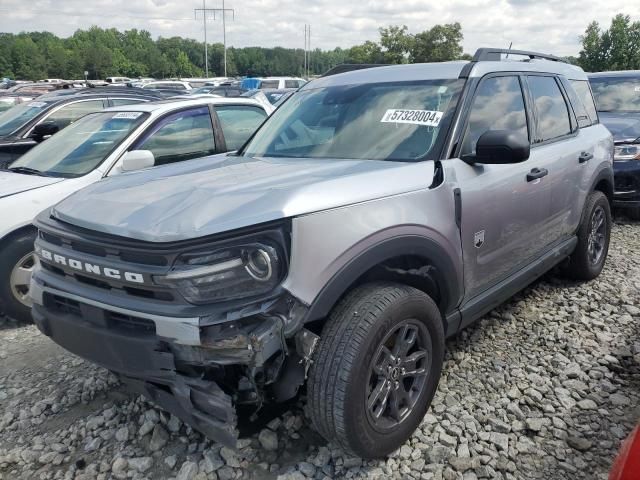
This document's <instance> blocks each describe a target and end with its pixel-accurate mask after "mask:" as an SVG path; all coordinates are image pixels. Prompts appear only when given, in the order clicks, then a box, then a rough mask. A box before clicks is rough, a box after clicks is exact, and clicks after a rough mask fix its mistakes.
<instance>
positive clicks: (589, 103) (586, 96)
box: [569, 80, 598, 127]
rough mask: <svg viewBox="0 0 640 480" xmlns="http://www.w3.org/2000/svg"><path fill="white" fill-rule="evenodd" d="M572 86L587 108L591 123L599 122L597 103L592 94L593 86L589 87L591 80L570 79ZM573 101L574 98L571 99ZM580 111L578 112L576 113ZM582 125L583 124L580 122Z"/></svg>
mask: <svg viewBox="0 0 640 480" xmlns="http://www.w3.org/2000/svg"><path fill="white" fill-rule="evenodd" d="M569 83H571V86H572V87H573V89H574V90H575V91H576V93H577V94H578V98H579V99H580V101H581V102H582V105H583V106H584V108H585V112H586V114H587V115H588V117H589V122H590V123H589V125H593V124H595V123H598V114H597V112H596V104H595V102H594V101H593V95H592V94H591V87H589V82H588V81H587V80H569ZM571 102H572V103H573V99H571ZM577 114H578V112H576V115H577ZM578 123H580V119H578ZM580 126H581V127H582V125H581V124H580Z"/></svg>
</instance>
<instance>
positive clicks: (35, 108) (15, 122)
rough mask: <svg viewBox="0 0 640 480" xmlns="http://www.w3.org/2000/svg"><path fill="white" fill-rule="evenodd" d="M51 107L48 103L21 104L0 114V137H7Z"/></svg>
mask: <svg viewBox="0 0 640 480" xmlns="http://www.w3.org/2000/svg"><path fill="white" fill-rule="evenodd" d="M50 106H51V103H49V102H39V101H35V100H34V101H30V102H27V103H21V104H19V105H16V106H15V107H13V108H10V109H9V110H7V111H5V112H2V113H0V136H4V135H9V134H11V133H13V132H15V131H16V130H18V129H19V128H20V127H22V126H23V125H24V124H26V123H27V122H29V120H31V119H33V118H35V117H36V116H38V115H39V114H40V113H42V112H44V111H45V110H47V109H48V108H49V107H50Z"/></svg>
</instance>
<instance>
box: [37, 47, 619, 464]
mask: <svg viewBox="0 0 640 480" xmlns="http://www.w3.org/2000/svg"><path fill="white" fill-rule="evenodd" d="M506 56H508V58H504V57H506ZM517 58H522V59H523V60H522V61H517V60H516V59H517ZM578 85H579V86H580V87H581V88H574V87H576V86H578ZM578 92H581V94H580V93H578ZM593 111H594V108H593V99H592V96H591V90H590V89H589V84H588V82H587V77H586V76H585V74H584V73H583V72H582V70H580V69H579V68H577V67H574V66H572V65H568V64H566V63H563V62H562V61H559V59H557V58H555V57H551V56H546V55H541V54H536V53H532V52H521V51H509V52H506V51H503V50H495V49H481V50H479V51H478V52H477V53H476V55H475V57H474V59H473V60H472V61H471V62H449V63H438V64H423V65H401V66H389V67H377V68H370V69H366V70H358V71H352V72H347V73H343V74H339V75H332V76H326V77H323V78H320V79H317V80H314V81H312V82H311V83H309V84H308V85H305V86H304V87H303V88H302V89H301V90H300V91H298V92H296V93H295V94H294V95H293V96H292V97H291V98H290V99H289V100H288V101H286V102H285V103H284V104H283V105H282V106H281V107H280V108H279V109H278V110H277V111H276V112H275V113H274V114H273V116H272V117H271V118H270V119H268V120H267V121H266V122H265V123H264V124H263V126H262V127H261V128H260V129H259V130H258V131H257V133H256V134H255V135H254V136H253V138H251V139H250V140H249V141H248V142H247V144H246V145H244V147H243V148H241V149H240V150H239V151H238V152H237V153H235V154H232V155H227V156H226V157H225V158H224V159H222V160H221V161H219V162H215V163H214V164H212V162H211V160H210V159H202V160H191V161H189V162H184V163H180V164H176V165H172V166H167V167H163V168H158V169H151V170H148V171H146V172H142V173H135V174H127V175H121V176H119V177H117V178H116V177H114V178H112V179H108V180H106V181H102V182H98V183H96V184H94V185H92V186H89V187H87V188H85V189H83V190H81V191H80V192H78V193H75V194H74V195H72V196H71V197H69V198H68V199H66V200H64V201H62V202H61V203H59V204H58V205H57V206H55V207H54V208H53V209H51V210H48V211H46V212H43V213H42V214H41V215H40V216H39V217H38V218H37V221H36V225H37V227H38V229H39V235H38V238H37V240H36V252H37V254H38V256H39V259H40V266H39V267H38V268H37V270H36V272H35V275H34V277H33V280H32V284H31V295H32V297H33V302H34V308H33V317H34V319H35V322H36V323H37V325H38V327H39V328H40V330H41V331H42V332H43V333H44V334H46V335H48V336H50V337H51V338H52V339H53V340H54V341H55V342H57V343H59V344H60V345H62V346H63V347H65V348H67V349H68V350H70V351H71V352H74V353H76V354H78V355H80V356H82V357H84V358H86V359H89V360H91V361H93V362H96V363H98V364H100V365H103V366H104V367H106V368H108V369H110V370H112V371H114V372H116V373H118V374H119V375H120V377H121V378H122V380H123V381H124V382H126V383H128V384H129V385H130V386H131V387H132V388H133V389H135V390H136V391H138V392H141V393H143V394H145V395H146V396H147V397H148V398H150V399H151V400H153V401H154V402H156V403H157V404H158V405H160V406H161V407H162V408H164V409H166V410H168V411H170V412H172V413H174V414H175V415H177V416H178V417H180V418H181V419H183V420H184V421H186V422H187V423H188V424H190V425H192V426H193V427H195V428H196V429H198V430H200V431H201V432H203V433H204V434H206V435H208V436H209V437H210V438H212V439H215V440H217V441H220V442H222V443H225V444H227V445H233V444H234V443H235V440H236V437H237V428H236V419H237V417H238V415H240V416H242V417H244V418H250V417H252V416H253V414H254V413H256V412H257V411H258V410H259V409H260V408H261V407H262V406H264V405H265V404H268V403H271V402H284V401H286V400H289V399H291V398H293V397H295V396H296V395H298V394H300V393H303V394H306V402H307V410H308V415H309V416H310V418H311V420H312V421H313V424H314V426H315V428H316V429H317V430H318V432H320V433H321V434H322V435H323V436H324V437H325V438H326V439H328V440H332V441H336V442H338V443H339V444H340V445H342V446H343V447H344V448H346V449H347V450H349V451H351V452H353V453H355V454H357V455H360V456H362V457H383V456H385V455H387V454H389V453H390V452H392V451H394V450H395V449H396V448H398V447H399V446H400V445H401V444H402V443H403V442H405V441H406V440H407V438H408V437H409V436H410V435H411V433H412V432H413V431H414V429H415V428H416V427H417V426H418V425H419V423H420V422H421V419H422V417H423V416H424V414H425V412H426V411H427V409H428V408H429V404H430V402H431V400H432V398H433V395H434V392H435V390H436V388H437V385H438V381H439V378H440V373H441V369H442V365H443V357H444V348H445V338H446V337H447V336H450V335H455V334H456V333H457V332H459V331H460V329H462V328H464V327H465V326H467V325H469V324H470V323H471V322H473V321H474V320H476V319H477V318H478V317H480V316H481V315H483V314H484V313H486V312H488V311H489V310H491V309H492V308H494V307H495V306H497V305H498V304H500V303H501V302H503V301H504V300H506V299H507V298H509V297H510V296H511V295H513V294H514V293H515V292H517V291H518V290H520V289H522V288H523V287H525V286H526V285H527V284H529V283H530V282H532V281H533V280H534V279H536V278H537V277H539V276H540V275H542V274H543V273H545V272H546V271H548V270H549V269H551V268H552V267H554V266H556V265H560V266H561V268H562V269H563V271H564V272H565V273H566V274H567V275H570V276H571V277H573V278H576V279H581V280H589V279H593V278H595V277H596V276H598V274H599V273H600V271H601V270H602V268H603V266H604V263H605V259H606V256H607V250H608V245H609V238H610V229H611V214H610V209H609V200H610V199H611V196H612V189H613V174H612V154H613V141H612V138H611V134H610V133H609V132H608V131H607V129H606V128H605V127H603V126H602V125H601V124H600V123H599V122H598V118H597V116H596V115H595V114H593V115H590V114H589V113H588V112H593ZM254 418H255V417H254Z"/></svg>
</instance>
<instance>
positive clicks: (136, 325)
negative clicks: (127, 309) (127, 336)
mask: <svg viewBox="0 0 640 480" xmlns="http://www.w3.org/2000/svg"><path fill="white" fill-rule="evenodd" d="M105 315H106V318H107V323H108V325H109V328H111V329H113V330H119V331H122V332H127V333H142V334H149V335H150V334H155V333H156V326H155V324H154V323H153V322H152V321H151V320H147V319H146V318H139V317H133V316H131V315H125V314H123V313H117V312H110V311H105Z"/></svg>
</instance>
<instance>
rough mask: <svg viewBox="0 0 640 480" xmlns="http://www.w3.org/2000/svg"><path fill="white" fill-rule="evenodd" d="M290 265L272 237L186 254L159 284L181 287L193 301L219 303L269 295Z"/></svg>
mask: <svg viewBox="0 0 640 480" xmlns="http://www.w3.org/2000/svg"><path fill="white" fill-rule="evenodd" d="M285 268H286V265H285V262H284V259H283V255H282V253H281V249H280V248H279V246H278V245H277V244H276V242H272V241H271V240H270V239H265V240H262V239H260V240H256V241H254V242H247V243H242V244H238V245H231V246H224V247H220V248H218V249H213V250H210V251H200V252H197V253H185V254H183V255H181V256H180V257H178V260H177V261H176V263H175V264H174V266H173V268H172V269H171V271H170V272H169V273H167V274H166V275H162V276H155V277H154V281H155V282H156V283H157V284H159V285H166V286H170V287H172V288H177V289H178V290H179V291H180V293H181V294H182V295H183V296H184V298H185V299H186V300H187V301H188V302H190V303H196V304H202V303H215V302H220V301H227V300H234V299H237V298H246V297H253V296H257V295H265V294H267V293H269V292H271V291H272V290H273V289H274V288H275V287H277V286H278V284H279V283H280V282H281V281H282V279H283V276H284V271H285Z"/></svg>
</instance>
